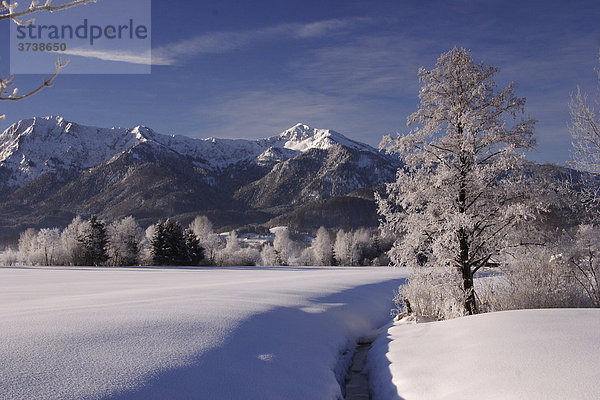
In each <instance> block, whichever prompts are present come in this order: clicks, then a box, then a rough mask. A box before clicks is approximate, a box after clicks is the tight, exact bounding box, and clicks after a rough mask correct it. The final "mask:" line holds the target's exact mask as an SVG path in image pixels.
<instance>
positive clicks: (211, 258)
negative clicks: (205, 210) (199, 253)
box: [189, 215, 223, 265]
mask: <svg viewBox="0 0 600 400" xmlns="http://www.w3.org/2000/svg"><path fill="white" fill-rule="evenodd" d="M189 229H191V230H192V231H193V232H194V233H195V234H196V237H197V238H198V242H199V243H200V246H202V248H203V249H204V257H205V259H206V263H207V264H209V265H214V264H215V257H216V254H217V251H218V250H219V249H220V248H222V247H223V246H222V243H221V239H220V238H219V235H217V234H216V233H215V232H214V230H213V224H212V222H210V220H209V219H208V217H206V216H204V215H200V216H197V217H196V218H194V220H193V221H192V223H191V224H190V226H189Z"/></svg>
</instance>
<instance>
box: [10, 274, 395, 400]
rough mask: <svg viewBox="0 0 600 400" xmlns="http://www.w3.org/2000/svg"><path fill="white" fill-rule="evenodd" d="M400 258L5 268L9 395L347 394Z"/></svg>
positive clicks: (385, 315) (386, 303)
mask: <svg viewBox="0 0 600 400" xmlns="http://www.w3.org/2000/svg"><path fill="white" fill-rule="evenodd" d="M404 277H405V274H404V272H403V271H402V270H397V269H396V270H395V269H391V268H372V267H371V268H287V267H281V268H221V269H217V268H187V269H186V268H169V269H167V268H58V267H56V268H54V267H53V268H48V267H45V268H41V267H40V268H0V304H2V308H0V377H1V379H0V399H106V398H110V399H220V400H226V399H303V400H304V399H336V398H340V396H341V390H340V387H339V385H338V383H337V381H336V376H335V373H334V370H335V369H336V364H337V362H338V356H339V354H340V352H342V351H343V350H344V349H345V348H346V347H347V346H349V345H351V343H352V341H353V340H354V339H356V338H357V337H359V336H362V335H365V334H368V333H369V332H370V331H371V330H373V329H374V328H377V327H378V326H381V325H383V324H385V323H386V322H387V321H389V318H390V317H389V310H390V308H391V297H392V291H393V289H394V288H397V286H398V284H399V283H401V279H403V278H404Z"/></svg>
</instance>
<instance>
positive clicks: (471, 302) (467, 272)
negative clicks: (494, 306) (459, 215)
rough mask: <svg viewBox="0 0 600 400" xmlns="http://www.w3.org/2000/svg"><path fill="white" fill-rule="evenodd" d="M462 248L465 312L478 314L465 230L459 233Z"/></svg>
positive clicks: (461, 260) (461, 269)
mask: <svg viewBox="0 0 600 400" xmlns="http://www.w3.org/2000/svg"><path fill="white" fill-rule="evenodd" d="M458 236H459V246H460V272H461V275H462V280H463V283H462V289H463V294H464V297H465V303H464V305H465V310H467V314H469V315H473V314H477V304H476V303H475V288H474V287H473V272H472V271H471V265H470V264H469V242H468V240H467V237H466V234H465V232H464V230H463V229H461V230H460V231H459V234H458Z"/></svg>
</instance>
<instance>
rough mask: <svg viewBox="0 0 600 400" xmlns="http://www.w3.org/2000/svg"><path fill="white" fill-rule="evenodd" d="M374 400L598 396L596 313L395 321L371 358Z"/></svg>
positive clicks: (599, 320)
mask: <svg viewBox="0 0 600 400" xmlns="http://www.w3.org/2000/svg"><path fill="white" fill-rule="evenodd" d="M369 366H370V372H371V382H370V383H371V386H372V388H373V389H374V391H375V393H374V394H375V396H374V399H377V400H392V399H394V400H398V399H405V400H412V399H421V400H422V399H461V400H465V399H486V400H489V399H503V400H504V399H527V400H535V399H540V400H548V399H556V400H559V399H560V400H564V399H578V400H582V399H590V400H591V399H599V398H600V310H599V309H571V310H569V309H553V310H550V309H546V310H522V311H505V312H498V313H491V314H481V315H476V316H472V317H463V318H458V319H453V320H449V321H442V322H432V323H419V324H414V323H411V322H406V321H399V322H396V323H395V324H394V325H393V326H392V327H390V328H389V329H388V331H387V334H383V335H381V336H380V337H379V338H378V339H377V341H376V342H375V343H374V346H373V348H372V349H371V351H370V353H369Z"/></svg>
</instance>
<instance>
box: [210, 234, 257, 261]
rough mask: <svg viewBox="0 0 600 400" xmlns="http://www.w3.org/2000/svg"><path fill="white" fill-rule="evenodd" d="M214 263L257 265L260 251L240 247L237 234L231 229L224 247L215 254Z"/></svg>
mask: <svg viewBox="0 0 600 400" xmlns="http://www.w3.org/2000/svg"><path fill="white" fill-rule="evenodd" d="M215 260H216V264H217V265H221V266H231V265H248V266H252V265H259V264H260V263H261V254H260V251H259V250H257V249H254V248H251V247H241V246H240V243H239V240H238V237H237V234H236V233H235V231H232V232H231V233H230V234H229V236H228V237H227V243H226V245H225V248H224V249H222V250H219V251H218V252H217V254H216V256H215Z"/></svg>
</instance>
